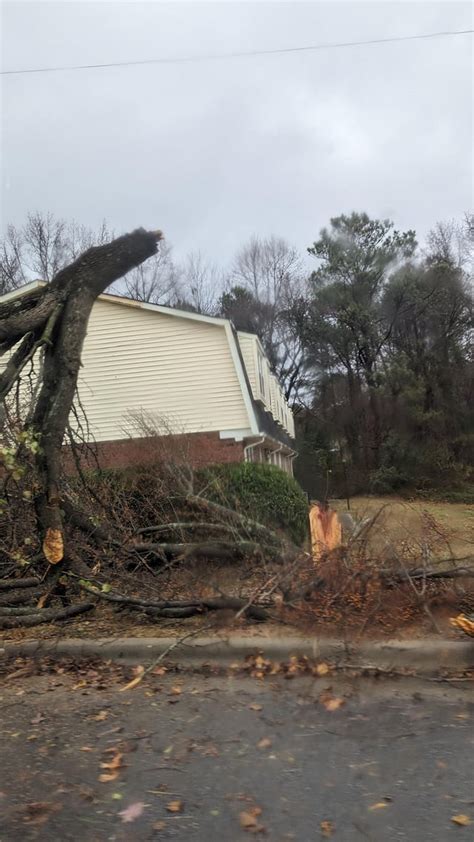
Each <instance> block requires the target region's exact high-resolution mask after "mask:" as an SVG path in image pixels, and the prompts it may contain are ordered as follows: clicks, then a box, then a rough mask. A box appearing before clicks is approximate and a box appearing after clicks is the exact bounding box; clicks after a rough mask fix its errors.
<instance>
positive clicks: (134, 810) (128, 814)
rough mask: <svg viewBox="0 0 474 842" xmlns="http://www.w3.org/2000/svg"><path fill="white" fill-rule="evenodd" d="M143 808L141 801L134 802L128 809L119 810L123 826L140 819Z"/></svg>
mask: <svg viewBox="0 0 474 842" xmlns="http://www.w3.org/2000/svg"><path fill="white" fill-rule="evenodd" d="M144 808H145V804H144V803H143V801H135V802H134V803H133V804H130V805H129V806H128V807H125V810H120V813H119V816H120V818H121V819H122V821H123V823H124V824H127V823H128V822H134V821H135V819H138V818H140V816H141V814H142V813H143V810H144Z"/></svg>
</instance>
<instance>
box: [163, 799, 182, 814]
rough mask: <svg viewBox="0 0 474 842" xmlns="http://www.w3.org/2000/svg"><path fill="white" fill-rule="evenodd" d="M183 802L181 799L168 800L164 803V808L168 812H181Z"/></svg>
mask: <svg viewBox="0 0 474 842" xmlns="http://www.w3.org/2000/svg"><path fill="white" fill-rule="evenodd" d="M183 806H184V804H183V802H182V801H169V802H168V804H167V805H166V809H167V810H168V813H182V812H183Z"/></svg>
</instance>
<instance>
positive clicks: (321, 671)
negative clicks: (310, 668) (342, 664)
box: [314, 662, 329, 675]
mask: <svg viewBox="0 0 474 842" xmlns="http://www.w3.org/2000/svg"><path fill="white" fill-rule="evenodd" d="M328 672H329V666H328V664H325V663H324V662H322V663H321V664H317V666H316V667H315V668H314V673H315V675H327V674H328Z"/></svg>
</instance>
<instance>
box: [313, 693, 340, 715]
mask: <svg viewBox="0 0 474 842" xmlns="http://www.w3.org/2000/svg"><path fill="white" fill-rule="evenodd" d="M319 701H320V702H321V704H322V705H324V707H325V708H326V710H328V711H330V712H332V711H335V710H339V708H340V707H342V705H344V704H345V699H343V698H342V697H341V696H333V695H332V693H330V692H328V691H325V692H324V693H321V695H320V697H319Z"/></svg>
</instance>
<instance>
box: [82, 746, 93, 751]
mask: <svg viewBox="0 0 474 842" xmlns="http://www.w3.org/2000/svg"><path fill="white" fill-rule="evenodd" d="M79 751H94V749H93V748H92V746H81V747H80V749H79Z"/></svg>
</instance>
